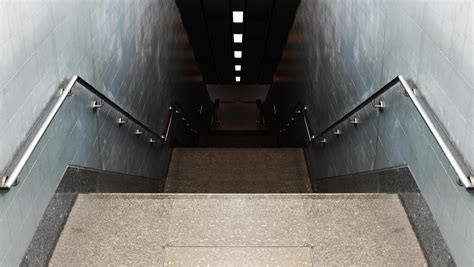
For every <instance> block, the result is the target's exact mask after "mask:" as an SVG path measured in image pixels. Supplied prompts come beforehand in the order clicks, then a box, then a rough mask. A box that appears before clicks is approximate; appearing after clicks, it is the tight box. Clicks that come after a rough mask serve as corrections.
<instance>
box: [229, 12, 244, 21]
mask: <svg viewBox="0 0 474 267" xmlns="http://www.w3.org/2000/svg"><path fill="white" fill-rule="evenodd" d="M232 21H233V22H234V23H243V22H244V12H243V11H233V12H232Z"/></svg>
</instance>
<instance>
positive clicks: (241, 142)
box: [199, 135, 277, 148]
mask: <svg viewBox="0 0 474 267" xmlns="http://www.w3.org/2000/svg"><path fill="white" fill-rule="evenodd" d="M199 146H200V147H222V148H225V147H229V148H251V147H259V148H264V147H276V146H277V141H276V137H274V136H265V135H245V136H238V135H230V136H228V135H207V136H201V137H200V140H199Z"/></svg>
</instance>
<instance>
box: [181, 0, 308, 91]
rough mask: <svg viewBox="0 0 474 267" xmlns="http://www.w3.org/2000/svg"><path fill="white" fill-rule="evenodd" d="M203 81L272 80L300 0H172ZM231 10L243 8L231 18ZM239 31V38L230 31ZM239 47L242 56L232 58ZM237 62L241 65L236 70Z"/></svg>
mask: <svg viewBox="0 0 474 267" xmlns="http://www.w3.org/2000/svg"><path fill="white" fill-rule="evenodd" d="M176 3H177V5H178V7H179V10H180V12H181V18H182V20H183V24H184V26H185V28H186V29H187V31H188V36H189V41H190V42H191V45H192V47H193V49H194V55H195V58H196V60H197V61H198V64H199V69H200V70H201V73H202V75H203V79H204V82H205V83H207V84H232V83H236V82H235V77H236V76H240V77H241V83H246V84H270V83H272V79H273V74H274V73H275V71H276V69H277V66H278V62H279V60H280V57H281V53H282V50H283V48H284V46H285V44H286V41H287V37H288V31H289V30H290V28H291V26H292V24H293V20H294V18H295V14H296V10H297V8H298V6H299V4H300V0H176ZM232 11H244V22H243V23H240V24H239V23H233V22H232ZM234 33H242V34H243V36H244V38H243V42H242V44H235V43H234V42H233V34H234ZM234 50H242V58H241V59H235V58H234ZM235 65H242V71H240V72H236V71H235V69H234V66H235Z"/></svg>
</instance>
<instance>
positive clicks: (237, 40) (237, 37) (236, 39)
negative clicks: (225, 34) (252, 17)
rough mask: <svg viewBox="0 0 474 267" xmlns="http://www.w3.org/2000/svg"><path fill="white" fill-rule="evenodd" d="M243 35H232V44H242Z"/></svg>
mask: <svg viewBox="0 0 474 267" xmlns="http://www.w3.org/2000/svg"><path fill="white" fill-rule="evenodd" d="M243 37H244V35H243V34H241V33H235V34H234V43H242V39H243Z"/></svg>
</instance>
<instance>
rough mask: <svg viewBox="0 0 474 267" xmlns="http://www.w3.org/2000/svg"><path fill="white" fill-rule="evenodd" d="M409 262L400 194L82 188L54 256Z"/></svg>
mask: <svg viewBox="0 0 474 267" xmlns="http://www.w3.org/2000/svg"><path fill="white" fill-rule="evenodd" d="M237 262H238V263H239V265H246V264H247V265H258V266H262V265H263V266H265V265H267V264H269V265H280V266H291V265H294V264H296V265H298V266H311V262H312V264H315V265H316V266H319V265H321V266H326V265H328V264H329V265H348V264H353V265H366V266H367V265H368V266H373V265H387V264H388V265H395V266H397V265H400V266H405V265H411V266H424V265H426V261H425V259H424V256H423V252H422V250H421V248H420V246H419V244H418V241H417V239H416V236H415V234H414V232H413V230H412V229H411V225H410V222H409V221H408V218H407V216H406V214H405V211H404V209H403V207H402V205H401V202H400V200H399V198H398V197H397V195H395V194H337V195H336V194H271V195H270V194H87V195H79V196H78V198H77V201H76V203H75V205H74V207H73V208H72V210H71V213H70V215H69V219H68V221H67V222H66V225H65V226H64V230H63V232H62V234H61V236H60V238H59V241H58V243H57V246H56V248H55V251H54V253H53V256H52V258H51V262H50V264H51V265H53V266H54V265H60V266H61V265H73V266H74V265H88V264H93V265H124V264H125V265H127V264H128V265H132V264H133V265H163V264H167V265H170V266H175V265H178V266H190V265H191V266H196V265H203V266H206V265H207V264H211V265H228V264H230V265H232V264H236V263H237Z"/></svg>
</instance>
